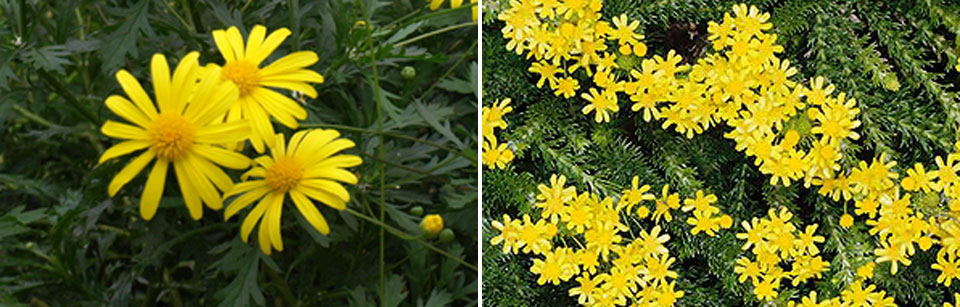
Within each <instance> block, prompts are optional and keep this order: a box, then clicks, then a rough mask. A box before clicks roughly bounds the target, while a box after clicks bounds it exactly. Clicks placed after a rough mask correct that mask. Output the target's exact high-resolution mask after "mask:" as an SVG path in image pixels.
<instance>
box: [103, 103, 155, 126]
mask: <svg viewBox="0 0 960 307" xmlns="http://www.w3.org/2000/svg"><path fill="white" fill-rule="evenodd" d="M104 104H106V105H107V108H108V109H110V111H113V113H114V114H117V115H119V116H120V117H123V119H126V120H128V121H130V122H131V123H134V124H136V125H137V126H140V127H143V128H147V127H149V126H150V122H151V120H150V118H147V115H146V114H143V112H142V111H140V109H138V108H137V107H136V106H134V105H133V103H132V102H130V101H129V100H127V99H126V98H123V96H119V95H111V96H110V97H107V100H106V101H105V102H104Z"/></svg>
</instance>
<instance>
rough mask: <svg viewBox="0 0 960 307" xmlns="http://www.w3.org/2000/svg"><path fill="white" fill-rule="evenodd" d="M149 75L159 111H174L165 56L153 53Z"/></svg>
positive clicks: (168, 67) (168, 68)
mask: <svg viewBox="0 0 960 307" xmlns="http://www.w3.org/2000/svg"><path fill="white" fill-rule="evenodd" d="M150 75H151V77H152V78H153V95H154V96H156V97H157V105H158V106H160V113H175V112H176V110H174V109H173V107H174V105H173V101H172V100H171V97H172V94H173V93H172V92H171V91H170V66H169V64H167V57H165V56H164V55H162V54H159V53H157V54H154V55H153V58H152V59H150Z"/></svg>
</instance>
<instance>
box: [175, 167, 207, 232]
mask: <svg viewBox="0 0 960 307" xmlns="http://www.w3.org/2000/svg"><path fill="white" fill-rule="evenodd" d="M173 171H174V173H176V174H177V183H178V184H179V185H180V194H182V195H183V202H184V204H186V206H187V211H190V217H192V218H193V219H194V220H199V219H200V218H201V217H203V202H202V201H201V200H200V196H199V195H197V192H196V191H194V189H193V186H194V184H193V182H192V181H191V180H190V176H187V174H186V171H185V170H184V165H183V160H177V161H175V162H173Z"/></svg>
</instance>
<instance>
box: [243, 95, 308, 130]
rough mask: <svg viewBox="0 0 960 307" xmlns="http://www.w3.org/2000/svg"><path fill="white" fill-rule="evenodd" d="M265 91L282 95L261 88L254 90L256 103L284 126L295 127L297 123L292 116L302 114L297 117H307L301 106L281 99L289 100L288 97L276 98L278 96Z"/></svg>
mask: <svg viewBox="0 0 960 307" xmlns="http://www.w3.org/2000/svg"><path fill="white" fill-rule="evenodd" d="M266 92H270V93H273V94H276V96H280V97H283V96H282V95H279V94H277V93H275V92H273V91H271V90H267V89H263V90H258V91H254V93H256V94H255V95H257V96H254V100H256V101H257V103H259V104H260V106H262V107H263V110H264V111H266V113H267V114H269V115H270V116H272V117H273V118H276V119H277V121H278V122H280V123H281V124H283V125H284V126H287V127H289V128H290V129H297V126H298V123H297V120H296V119H295V118H294V116H297V115H302V116H298V117H300V118H301V119H304V118H306V117H307V111H306V110H304V109H303V107H300V106H299V105H296V103H294V104H292V105H290V104H287V102H285V101H283V100H282V99H287V100H289V98H286V97H283V98H280V99H278V97H276V96H274V95H270V94H266ZM268 97H269V98H268ZM290 102H293V100H290Z"/></svg>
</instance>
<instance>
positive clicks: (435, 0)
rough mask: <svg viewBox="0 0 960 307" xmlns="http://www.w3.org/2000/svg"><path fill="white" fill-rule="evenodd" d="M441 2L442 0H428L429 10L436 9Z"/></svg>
mask: <svg viewBox="0 0 960 307" xmlns="http://www.w3.org/2000/svg"><path fill="white" fill-rule="evenodd" d="M441 4H443V0H431V1H430V10H431V11H436V10H437V9H438V8H440V5H441Z"/></svg>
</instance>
